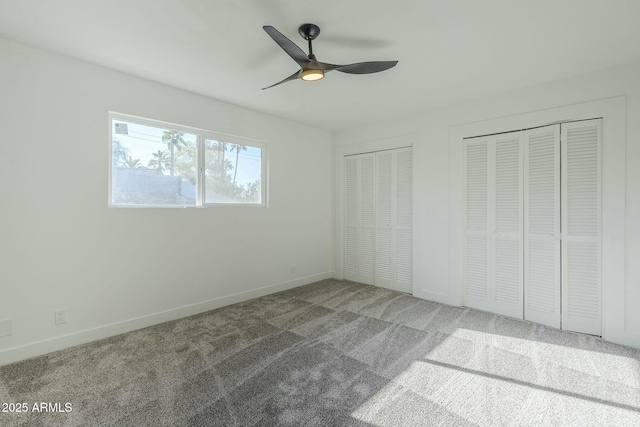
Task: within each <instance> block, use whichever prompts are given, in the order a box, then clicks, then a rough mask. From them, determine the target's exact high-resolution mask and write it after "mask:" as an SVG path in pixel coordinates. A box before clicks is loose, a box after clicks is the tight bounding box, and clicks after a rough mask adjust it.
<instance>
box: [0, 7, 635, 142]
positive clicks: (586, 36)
mask: <svg viewBox="0 0 640 427" xmlns="http://www.w3.org/2000/svg"><path fill="white" fill-rule="evenodd" d="M305 22H312V23H315V24H317V25H319V26H320V28H321V30H322V31H321V34H320V37H319V38H318V39H317V40H316V41H315V42H314V53H315V54H316V56H317V57H318V59H319V60H320V61H326V62H331V63H338V64H348V63H352V62H360V61H369V60H399V61H400V62H399V64H398V65H397V66H396V67H395V68H393V69H391V70H389V71H385V72H382V73H378V74H372V75H363V76H358V75H349V74H344V73H339V72H332V73H329V74H328V75H327V77H326V78H325V79H324V80H322V81H320V82H315V83H307V82H302V81H300V80H297V81H293V82H289V83H285V84H283V85H280V86H277V87H275V88H272V89H269V90H265V91H262V90H260V89H261V88H262V87H265V86H268V85H270V84H273V83H275V82H277V81H280V80H282V79H283V78H285V77H287V76H289V75H290V74H292V73H293V72H294V71H296V69H297V66H296V64H295V62H293V60H292V59H291V58H290V57H289V56H287V55H286V54H285V53H284V52H283V51H282V50H281V49H280V48H279V47H278V46H277V45H276V44H275V43H274V42H273V40H271V39H270V38H269V36H268V35H267V34H266V33H265V32H264V31H263V29H262V26H263V25H273V26H274V27H276V28H277V29H278V30H279V31H280V32H282V33H283V34H284V35H286V36H287V37H289V38H290V39H291V40H293V41H294V42H295V43H297V44H298V45H299V46H301V47H302V48H303V50H305V51H306V50H307V48H306V45H305V41H304V40H303V39H302V38H301V37H300V36H299V35H298V32H297V29H298V26H299V25H300V24H303V23H305ZM639 22H640V1H638V0H607V1H605V0H535V1H533V0H484V1H478V0H422V1H420V0H395V1H389V0H387V1H385V0H323V1H302V0H215V1H204V0H109V1H98V0H56V1H51V0H1V1H0V37H3V38H6V39H9V40H15V41H18V42H22V43H25V44H29V45H33V46H37V47H42V48H45V49H49V50H52V51H56V52H60V53H63V54H66V55H69V56H73V57H77V58H80V59H83V60H86V61H89V62H93V63H96V64H100V65H103V66H106V67H110V68H113V69H116V70H120V71H124V72H127V73H131V74H134V75H137V76H141V77H145V78H148V79H151V80H155V81H158V82H162V83H166V84H168V85H172V86H175V87H179V88H182V89H185V90H188V91H192V92H196V93H200V94H203V95H207V96H211V97H213V98H217V99H220V100H224V101H228V102H232V103H234V104H237V105H241V106H244V107H249V108H253V109H256V110H259V111H264V112H268V113H270V114H274V115H277V116H281V117H285V118H288V119H291V120H295V121H298V122H301V123H306V124H310V125H313V126H316V127H319V128H324V129H327V130H339V129H344V128H349V127H352V126H356V125H362V124H366V123H371V122H376V121H379V120H382V119H385V118H390V117H394V116H400V115H405V114H409V113H413V112H418V111H423V110H427V109H430V108H436V107H440V106H443V105H449V104H453V103H456V102H459V101H463V100H466V99H473V98H478V97H482V96H486V95H491V94H495V93H499V92H504V91H507V90H512V89H517V88H521V87H526V86H531V85H534V84H537V83H542V82H546V81H551V80H556V79H560V78H563V77H568V76H571V75H576V74H581V73H585V72H589V71H593V70H597V69H601V68H606V67H610V66H614V65H620V64H624V63H629V62H636V61H640V24H639Z"/></svg>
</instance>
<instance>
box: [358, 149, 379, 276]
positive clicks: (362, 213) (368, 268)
mask: <svg viewBox="0 0 640 427" xmlns="http://www.w3.org/2000/svg"><path fill="white" fill-rule="evenodd" d="M375 160H376V156H375V154H363V155H360V156H358V225H359V227H358V282H360V283H364V284H367V285H373V284H374V277H375V248H376V241H375Z"/></svg>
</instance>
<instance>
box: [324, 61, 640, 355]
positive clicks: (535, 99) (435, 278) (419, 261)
mask: <svg viewBox="0 0 640 427" xmlns="http://www.w3.org/2000/svg"><path fill="white" fill-rule="evenodd" d="M638 75H640V64H631V65H627V66H622V67H616V68H612V69H607V70H602V71H599V72H595V73H590V74H585V75H580V76H576V77H572V78H567V79H563V80H559V81H555V82H551V83H547V84H543V85H539V86H535V87H530V88H526V89H523V90H519V91H513V92H508V93H503V94H499V95H496V96H493V97H490V98H485V99H481V100H476V101H473V102H467V103H463V104H458V105H454V106H450V107H447V108H442V109H438V110H433V111H426V112H423V113H420V114H415V115H411V116H407V117H400V118H396V119H392V120H389V121H387V122H382V123H376V124H374V125H371V126H367V127H362V128H355V129H348V130H344V131H341V132H337V133H336V134H334V145H335V147H336V152H343V151H346V150H347V148H346V147H348V146H350V145H352V144H357V145H358V146H361V147H365V148H367V147H369V146H375V145H376V144H377V142H375V141H379V140H386V141H389V140H393V139H401V138H404V136H403V135H407V134H415V133H417V134H418V135H419V136H418V137H417V140H418V142H417V143H415V144H414V203H415V206H414V213H415V220H414V230H415V231H414V294H415V295H416V296H422V297H426V296H435V297H437V298H436V299H438V300H440V301H443V302H447V303H450V304H454V305H455V304H458V303H459V300H458V299H457V295H458V294H459V292H457V290H458V289H459V288H460V283H459V281H454V280H450V272H449V265H450V261H452V259H451V258H450V251H449V249H450V241H449V238H450V235H449V233H450V226H452V224H451V217H452V214H453V213H452V212H451V210H450V199H452V198H456V197H458V196H459V195H458V194H453V193H452V191H451V189H452V187H451V183H450V176H449V173H450V163H451V162H455V161H459V159H451V158H450V146H449V145H450V132H451V131H452V129H455V128H457V127H459V126H460V125H464V124H469V123H475V122H481V121H487V120H493V119H496V118H504V117H506V116H516V115H523V114H527V113H531V112H535V111H539V110H546V109H551V108H556V107H561V106H567V105H572V104H577V103H583V102H588V101H594V100H599V99H604V98H610V97H615V96H620V95H623V96H625V98H626V115H627V117H626V129H625V131H626V224H625V225H626V241H619V242H616V244H618V245H622V246H624V245H626V247H625V250H626V257H625V272H624V273H625V274H626V278H625V282H624V293H625V295H624V298H623V299H624V303H625V307H624V309H623V312H621V313H618V316H619V317H620V319H621V324H624V331H618V332H619V333H620V334H621V335H620V336H624V339H620V340H618V341H620V342H622V341H624V343H626V344H629V345H634V346H636V347H640V310H637V307H638V306H639V305H640V168H638V167H637V165H638V164H639V160H640V121H639V120H637V117H640V80H638ZM605 126H606V124H605ZM504 130H505V131H506V130H511V129H504ZM604 143H605V144H606V143H607V142H606V141H605V142H604ZM336 166H339V165H338V163H336ZM623 184H624V183H623ZM341 185H342V183H341V181H340V180H338V179H337V180H336V186H337V187H339V186H341ZM336 194H340V190H339V188H337V189H336ZM340 205H341V203H340V199H339V198H338V199H337V200H336V221H337V222H339V220H340V213H339V212H340ZM336 241H337V242H338V244H339V242H340V232H339V230H336ZM335 253H336V256H335V259H334V265H335V270H336V274H337V275H339V274H340V272H341V269H342V260H341V259H340V251H339V250H338V251H335ZM604 286H607V284H606V283H605V284H604ZM605 303H606V302H605Z"/></svg>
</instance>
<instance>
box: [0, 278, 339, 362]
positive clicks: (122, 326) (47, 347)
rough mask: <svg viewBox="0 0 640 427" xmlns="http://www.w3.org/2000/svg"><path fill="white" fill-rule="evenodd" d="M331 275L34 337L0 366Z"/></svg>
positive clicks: (3, 355)
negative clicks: (52, 334) (93, 326)
mask: <svg viewBox="0 0 640 427" xmlns="http://www.w3.org/2000/svg"><path fill="white" fill-rule="evenodd" d="M332 276H333V272H330V271H328V272H325V273H321V274H316V275H313V276H306V277H301V278H298V279H294V280H289V281H287V282H282V283H277V284H274V285H268V286H263V287H261V288H257V289H252V290H250V291H245V292H239V293H237V294H232V295H227V296H224V297H219V298H214V299H211V300H208V301H203V302H199V303H195V304H190V305H186V306H182V307H177V308H173V309H171V310H166V311H161V312H158V313H153V314H148V315H145V316H140V317H136V318H133V319H129V320H124V321H121V322H116V323H111V324H108V325H104V326H99V327H97V328H92V329H86V330H84V331H79V332H75V333H73V334H69V335H63V336H60V337H55V338H51V339H47V340H43V341H38V342H35V343H32V344H27V345H23V346H19V347H13V348H9V349H7V350H3V351H1V352H0V366H2V365H8V364H9V363H14V362H18V361H21V360H25V359H29V358H31V357H36V356H41V355H43V354H47V353H51V352H53V351H57V350H62V349H65V348H69V347H73V346H76V345H80V344H86V343H89V342H92V341H96V340H99V339H103V338H108V337H112V336H114V335H119V334H123V333H125V332H131V331H135V330H136V329H141V328H146V327H148V326H153V325H157V324H159V323H164V322H169V321H171V320H176V319H181V318H183V317H188V316H193V315H194V314H199V313H204V312H205V311H209V310H214V309H216V308H220V307H224V306H227V305H231V304H235V303H238V302H242V301H246V300H250V299H253V298H258V297H262V296H265V295H269V294H273V293H276V292H281V291H286V290H288V289H292V288H296V287H298V286H302V285H307V284H309V283H313V282H317V281H319V280H324V279H330V278H331V277H332Z"/></svg>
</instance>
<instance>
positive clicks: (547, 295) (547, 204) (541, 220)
mask: <svg viewBox="0 0 640 427" xmlns="http://www.w3.org/2000/svg"><path fill="white" fill-rule="evenodd" d="M524 140H525V142H524V217H525V218H524V239H525V242H524V260H525V261H524V262H525V265H524V272H525V273H524V318H525V319H527V320H531V321H534V322H538V323H542V324H544V325H548V326H552V327H555V328H560V321H561V316H560V280H561V277H560V125H552V126H545V127H543V128H538V129H533V130H530V131H527V132H526V134H525V137H524Z"/></svg>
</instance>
